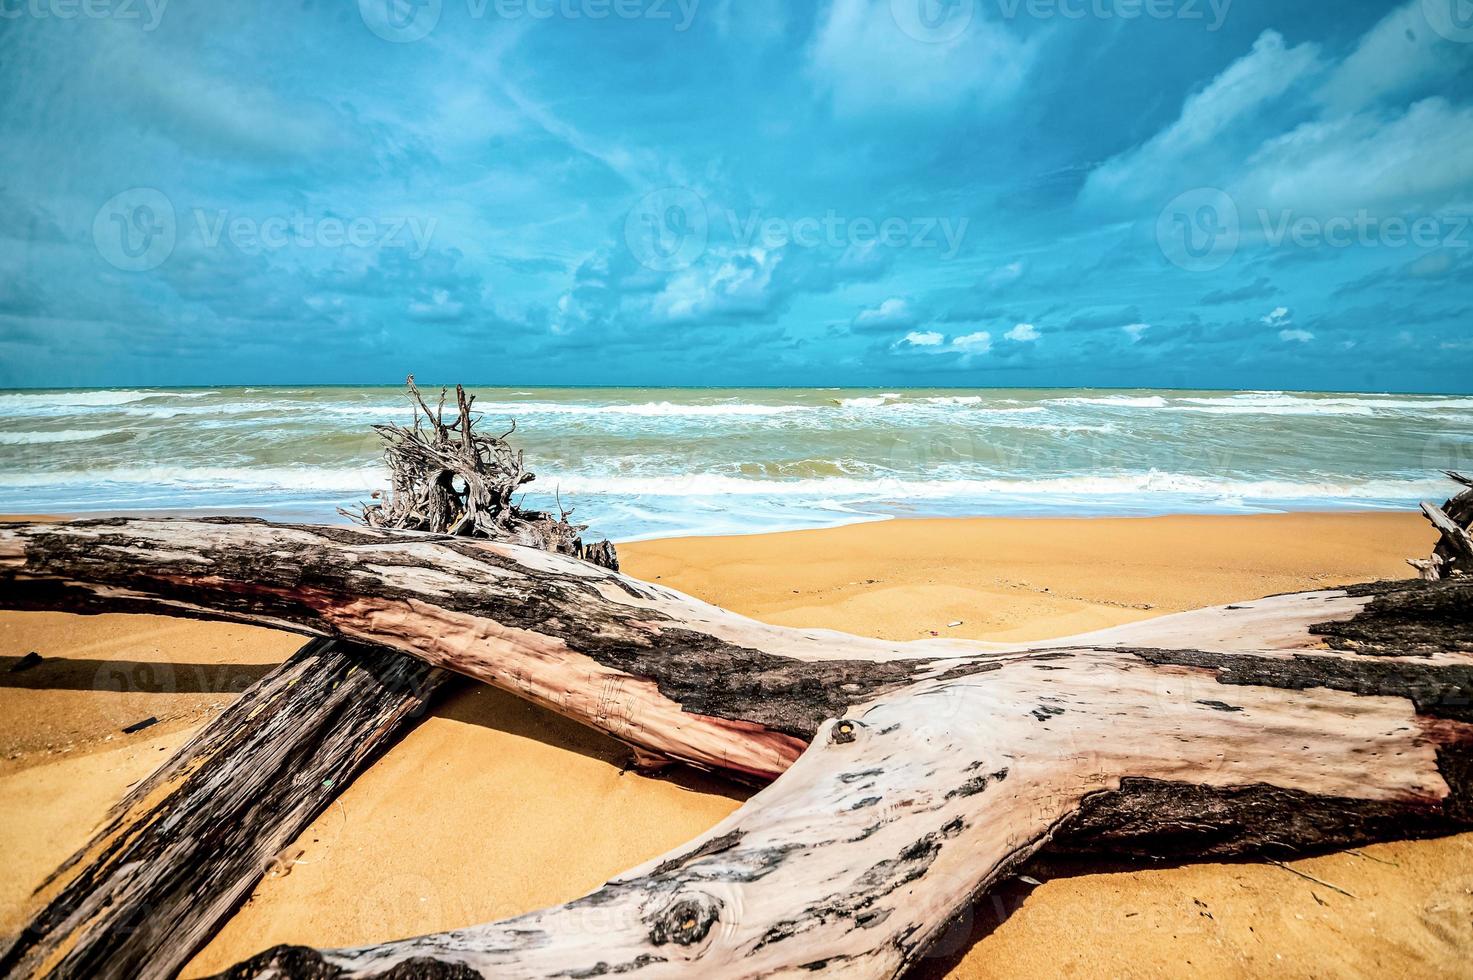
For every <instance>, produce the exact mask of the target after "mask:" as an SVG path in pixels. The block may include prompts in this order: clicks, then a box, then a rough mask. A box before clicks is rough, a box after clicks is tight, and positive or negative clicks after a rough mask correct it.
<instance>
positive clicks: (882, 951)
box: [0, 520, 1473, 978]
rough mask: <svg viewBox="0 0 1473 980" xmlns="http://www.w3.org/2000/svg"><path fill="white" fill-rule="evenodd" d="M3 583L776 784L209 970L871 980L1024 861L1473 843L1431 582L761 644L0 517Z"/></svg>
mask: <svg viewBox="0 0 1473 980" xmlns="http://www.w3.org/2000/svg"><path fill="white" fill-rule="evenodd" d="M0 569H3V574H4V577H5V582H4V595H5V599H4V600H0V601H5V602H6V603H7V604H16V603H21V604H40V605H47V604H50V605H52V606H57V605H60V606H62V607H66V606H67V605H68V604H69V603H74V602H76V601H78V600H80V599H86V601H89V602H98V603H102V604H105V605H114V606H115V605H116V604H118V603H124V604H128V603H146V604H151V605H158V604H164V605H165V606H167V607H168V608H170V609H172V610H173V611H175V612H178V613H180V614H195V615H200V614H208V615H214V616H227V617H230V618H236V619H243V620H246V621H250V622H258V623H266V624H273V625H287V626H290V627H292V628H297V629H301V630H306V631H311V632H315V633H318V634H321V635H328V636H335V637H342V638H345V639H350V640H355V641H361V642H367V643H375V644H382V645H385V646H392V647H394V648H396V649H399V650H402V651H404V652H406V653H409V654H412V655H414V656H416V657H419V658H421V659H423V660H424V661H425V662H427V663H429V664H432V665H434V666H437V667H442V668H447V669H450V670H454V671H459V672H461V673H465V674H467V675H469V676H472V677H476V678H478V679H480V680H483V681H486V682H488V683H492V684H495V685H497V686H499V687H503V688H505V689H507V690H510V691H513V692H514V693H518V694H520V695H522V696H523V697H526V698H528V699H530V700H533V701H537V702H539V703H542V704H545V705H548V706H549V707H552V708H553V709H554V710H558V711H560V712H562V713H564V714H566V715H569V716H571V717H574V718H577V719H579V720H581V721H583V722H585V723H587V724H589V725H592V726H593V727H595V728H598V729H600V730H603V731H605V732H608V733H609V734H612V735H614V736H615V737H618V738H621V739H623V740H625V741H626V742H629V743H630V744H632V745H635V746H636V747H637V748H639V749H640V750H641V751H642V752H644V753H646V754H653V755H658V756H662V757H664V758H668V759H674V760H681V761H685V762H689V763H692V764H696V765H700V766H704V767H707V768H711V769H717V770H723V771H727V772H730V773H734V774H738V775H743V776H746V777H748V778H756V779H768V778H772V777H778V776H779V774H781V775H780V778H777V779H776V781H775V782H773V783H772V784H771V785H770V786H768V787H767V788H766V789H764V790H763V791H762V792H761V793H759V794H758V795H757V796H755V797H753V798H752V800H751V801H749V802H748V803H747V804H746V805H745V806H743V807H742V808H741V809H740V810H738V811H737V812H736V813H734V814H733V815H732V816H731V817H730V818H728V819H727V820H726V821H724V822H723V823H722V824H720V825H719V826H717V827H715V828H713V829H712V830H711V831H710V832H709V833H707V834H705V835H702V837H700V838H698V839H697V840H695V841H692V842H691V843H690V844H689V845H687V846H686V847H683V848H680V849H678V850H677V851H675V852H673V853H671V854H668V855H665V856H663V857H661V858H658V859H656V860H654V861H651V862H650V863H648V864H647V865H645V866H643V867H640V868H636V869H633V870H631V871H630V872H628V873H626V874H624V875H621V876H619V877H618V878H615V879H614V880H612V881H610V882H609V883H608V884H606V885H604V886H603V887H602V888H600V889H598V890H597V891H595V892H593V893H591V894H589V895H587V896H585V897H583V898H581V899H578V900H577V901H574V902H571V903H568V904H566V905H563V906H559V907H556V908H552V909H546V910H543V911H540V912H534V913H531V914H529V915H525V916H521V917H518V918H516V919H511V920H507V921H505V922H499V923H490V924H486V925H481V926H473V927H470V928H466V929H459V930H456V931H453V932H449V933H442V934H437V935H431V936H423V937H418V938H416V939H407V940H392V941H388V942H385V943H382V944H377V945H374V946H369V947H362V948H356V949H340V950H309V949H303V948H291V947H284V948H278V949H275V950H269V951H267V952H265V953H263V954H261V955H260V956H258V957H256V958H254V959H252V960H250V961H248V962H247V963H244V964H241V965H239V966H237V967H236V968H234V969H233V970H231V971H229V973H228V974H227V975H228V976H232V977H258V976H259V977H283V976H292V977H337V976H354V977H360V976H363V977H366V976H382V977H452V976H454V977H469V976H487V977H493V976H494V977H498V978H500V977H511V978H515V977H553V976H558V977H593V976H604V975H615V974H637V975H639V976H650V977H659V976H683V975H689V974H690V973H691V972H693V971H699V972H700V974H701V975H703V976H764V975H774V974H786V973H792V972H800V971H801V972H804V973H817V974H825V973H827V974H832V975H841V974H842V975H845V976H874V977H888V976H895V975H897V974H898V973H900V972H901V971H903V970H904V969H905V968H906V967H907V966H908V965H910V964H911V963H913V962H914V961H915V960H916V959H917V958H918V957H919V956H920V955H921V954H922V953H923V952H924V951H925V949H926V947H927V945H928V944H929V943H930V942H932V941H934V940H935V939H936V938H938V937H939V936H941V935H942V934H944V932H945V929H946V927H947V925H948V923H949V921H950V919H951V918H952V917H953V916H954V915H955V914H957V913H958V912H959V911H960V910H962V909H963V908H964V907H965V906H966V905H967V903H968V902H970V901H971V900H973V899H974V898H975V897H976V896H978V895H979V894H981V893H982V892H984V891H985V890H986V889H988V888H989V887H991V886H992V885H993V884H995V883H996V882H998V881H999V879H1001V878H1002V877H1004V876H1006V875H1007V874H1008V873H1009V870H1010V869H1012V868H1014V867H1016V865H1017V864H1018V863H1019V862H1021V861H1023V860H1026V859H1027V858H1028V857H1030V856H1031V855H1033V854H1034V853H1036V852H1037V851H1038V850H1040V849H1041V848H1044V847H1046V846H1049V845H1051V844H1052V845H1053V846H1055V847H1058V848H1061V849H1066V850H1071V851H1078V850H1092V851H1096V852H1104V853H1108V854H1114V855H1119V854H1155V855H1167V854H1169V855H1173V856H1179V857H1191V856H1220V855H1227V854H1263V853H1268V854H1274V855H1277V856H1282V855H1285V854H1290V853H1300V852H1302V851H1305V850H1315V849H1323V848H1325V847H1333V846H1341V845H1345V844H1349V843H1358V842H1364V841H1367V840H1375V839H1384V838H1388V837H1411V836H1421V835H1428V834H1437V833H1446V832H1449V831H1452V830H1455V829H1458V828H1463V827H1467V826H1469V825H1470V823H1473V807H1470V792H1473V790H1470V787H1473V709H1470V702H1473V682H1470V677H1473V653H1470V652H1469V649H1468V637H1469V634H1470V630H1469V627H1470V625H1473V583H1468V582H1466V581H1464V580H1460V579H1456V578H1455V579H1451V580H1448V581H1444V582H1439V583H1425V584H1416V585H1414V586H1404V585H1402V584H1399V583H1398V584H1396V585H1392V586H1384V587H1372V588H1361V589H1356V590H1349V591H1348V590H1334V591H1324V592H1315V593H1305V594H1301V595H1292V596H1280V597H1275V598H1271V599H1264V600H1259V601H1257V602H1250V603H1240V604H1237V605H1235V606H1232V607H1227V608H1221V609H1211V610H1202V611H1199V612H1195V613H1186V614H1181V615H1177V616H1168V617H1163V618H1161V619H1156V620H1151V621H1148V622H1145V623H1141V624H1134V625H1131V626H1127V627H1122V628H1119V629H1115V630H1109V631H1105V632H1101V633H1097V634H1092V635H1088V636H1083V637H1075V638H1071V639H1069V640H1065V641H1059V642H1055V643H1048V644H1034V645H1030V646H1003V645H989V644H980V643H968V642H956V641H925V642H920V643H909V644H899V643H888V642H884V641H877V640H868V639H861V638H856V637H849V636H845V635H843V634H838V633H832V632H826V631H817V630H791V629H782V628H778V627H772V626H767V625H763V624H759V623H755V622H752V621H750V620H746V619H743V618H742V617H738V616H735V615H733V614H730V613H727V612H724V611H722V610H719V609H716V608H715V607H712V606H709V605H707V604H704V603H700V602H698V601H696V600H693V599H690V598H688V597H685V596H681V595H678V594H676V593H673V592H671V591H669V590H667V589H663V588H660V587H658V586H653V585H648V584H646V583H640V582H635V581H633V580H631V579H628V578H624V577H622V576H619V575H617V574H614V573H612V572H609V571H607V570H604V569H598V568H592V567H591V566H588V565H586V564H582V563H579V562H576V561H573V560H571V559H567V558H563V557H560V556H556V555H548V554H543V553H539V552H533V551H527V550H525V549H521V548H517V547H514V546H507V545H500V544H494V543H480V542H475V543H473V542H467V541H465V540H463V539H459V540H457V539H447V538H440V537H432V536H415V537H408V538H406V537H404V536H402V535H392V534H386V533H380V532H372V531H349V530H345V529H340V528H333V529H325V528H307V527H281V526H274V525H268V524H264V523H259V522H238V521H189V522H183V521H180V522H170V521H150V520H118V521H103V522H79V523H76V524H51V525H21V526H10V527H6V528H3V529H0ZM1389 623H1395V624H1399V625H1395V626H1389V625H1388V624H1389ZM1406 624H1414V625H1415V626H1416V627H1417V629H1416V630H1415V635H1413V636H1409V637H1408V638H1407V640H1406V641H1405V642H1401V641H1398V639H1397V635H1398V632H1399V631H1402V630H1404V629H1405V626H1406ZM1315 631H1318V632H1315ZM1321 635H1323V636H1325V637H1328V638H1329V639H1330V641H1331V647H1330V648H1327V647H1326V644H1325V643H1324V642H1323V641H1322V640H1321V638H1320V637H1321ZM1368 638H1373V639H1374V642H1370V640H1368ZM1337 643H1338V645H1339V646H1340V647H1342V648H1340V649H1335V648H1333V647H1334V645H1336V644H1337ZM1358 646H1360V647H1364V649H1357V648H1356V647H1358ZM809 743H811V744H809ZM805 746H806V748H805Z"/></svg>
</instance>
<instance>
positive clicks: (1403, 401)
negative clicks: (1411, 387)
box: [1170, 392, 1473, 416]
mask: <svg viewBox="0 0 1473 980" xmlns="http://www.w3.org/2000/svg"><path fill="white" fill-rule="evenodd" d="M1180 402H1181V404H1179V405H1172V406H1170V407H1171V408H1174V409H1177V410H1180V411H1194V412H1205V413H1208V414H1215V415H1346V416H1367V415H1376V414H1378V413H1381V412H1394V413H1398V414H1400V413H1413V414H1415V413H1425V412H1436V411H1442V410H1445V409H1464V410H1468V409H1473V398H1437V397H1423V398H1414V397H1395V396H1390V395H1355V396H1347V397H1328V398H1327V397H1309V396H1296V395H1286V394H1284V393H1282V392H1245V393H1243V394H1238V395H1225V396H1217V397H1208V398H1182V399H1180Z"/></svg>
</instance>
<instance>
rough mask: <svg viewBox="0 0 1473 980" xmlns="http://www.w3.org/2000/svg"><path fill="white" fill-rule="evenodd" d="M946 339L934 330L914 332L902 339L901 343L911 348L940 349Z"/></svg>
mask: <svg viewBox="0 0 1473 980" xmlns="http://www.w3.org/2000/svg"><path fill="white" fill-rule="evenodd" d="M945 341H946V338H945V337H943V336H942V335H941V334H939V333H936V332H935V331H934V330H927V331H925V332H918V331H914V330H912V331H911V332H910V333H908V334H906V335H905V336H904V337H902V338H901V340H900V343H902V344H909V345H910V346H911V347H940V346H941V345H942V343H944V342H945Z"/></svg>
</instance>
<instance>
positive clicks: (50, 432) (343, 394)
mask: <svg viewBox="0 0 1473 980" xmlns="http://www.w3.org/2000/svg"><path fill="white" fill-rule="evenodd" d="M471 390H472V392H473V393H474V394H475V395H476V396H477V401H476V408H477V410H478V411H479V412H480V413H481V414H482V416H483V420H482V422H481V423H480V424H481V426H482V427H483V428H484V429H486V430H487V431H493V432H496V433H501V432H504V431H506V430H507V429H509V428H510V427H511V425H512V423H513V421H515V423H516V432H515V434H514V436H512V439H513V441H514V442H515V443H516V445H518V446H519V447H521V448H523V449H524V450H525V452H526V458H527V460H528V463H529V468H530V469H531V470H532V471H533V472H534V473H536V475H537V478H536V480H535V482H533V483H531V484H529V485H528V488H527V492H526V495H525V499H524V504H525V505H526V506H529V507H537V508H543V509H552V508H553V507H554V506H556V504H557V502H560V503H561V505H562V506H563V507H572V508H574V515H573V518H574V520H576V521H577V522H579V523H583V524H587V525H588V526H589V529H590V530H589V536H590V537H610V538H613V539H614V540H617V541H628V540H637V539H641V538H653V537H667V536H674V535H712V534H743V533H752V532H760V531H772V530H788V529H797V528H809V527H823V526H832V525H839V524H848V523H855V522H859V521H874V520H885V519H890V518H896V517H910V516H961V515H968V516H984V515H1007V516H1070V517H1086V516H1100V515H1116V516H1123V515H1155V514H1168V513H1224V514H1227V513H1264V512H1279V511H1296V510H1347V509H1350V510H1374V509H1398V508H1410V507H1414V506H1415V505H1416V504H1417V502H1418V501H1420V500H1424V499H1432V500H1439V501H1440V500H1442V499H1444V498H1445V497H1447V496H1448V495H1449V491H1450V490H1451V488H1452V484H1451V483H1450V482H1449V481H1448V480H1447V479H1446V478H1445V477H1444V476H1443V475H1442V474H1441V472H1440V471H1441V470H1444V469H1463V470H1468V471H1473V396H1454V395H1447V396H1436V395H1402V394H1343V393H1333V394H1329V393H1309V392H1285V391H1175V390H1172V391H1160V390H1135V391H1122V390H1078V389H1060V390H1040V389H1018V390H1007V389H924V390H921V389H894V390H878V389H876V390H855V389H806V388H805V389H798V388H740V389H738V388H500V387H481V388H474V389H471ZM452 402H453V399H452ZM411 417H412V416H411V408H410V402H409V400H408V398H407V396H406V394H405V392H404V389H403V388H402V387H305V388H303V387H295V388H288V387H252V388H229V387H220V388H179V389H172V388H171V389H158V388H127V389H105V390H100V389H87V390H60V391H43V390H20V391H5V392H0V513H21V512H24V513H66V514H79V513H117V512H137V511H167V512H173V513H229V514H248V515H257V516H261V517H267V518H273V519H278V520H297V521H319V522H341V521H342V520H343V518H342V517H340V516H339V515H338V512H337V510H338V508H339V507H344V506H351V505H352V504H354V503H355V502H357V501H361V500H365V499H367V498H368V497H369V495H370V494H371V493H372V492H373V491H375V490H378V489H382V488H383V487H384V486H385V483H386V478H387V470H386V468H385V466H384V464H383V461H382V457H381V443H380V440H379V437H378V436H377V435H376V434H375V432H374V431H373V429H372V428H371V426H372V425H373V424H374V423H383V422H408V421H409V420H410V419H411Z"/></svg>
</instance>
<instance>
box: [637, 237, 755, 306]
mask: <svg viewBox="0 0 1473 980" xmlns="http://www.w3.org/2000/svg"><path fill="white" fill-rule="evenodd" d="M710 254H711V256H712V257H714V258H715V259H716V261H714V262H712V263H710V264H705V263H702V264H698V265H693V266H691V267H690V268H688V269H683V270H681V271H680V272H678V273H677V274H675V275H674V276H672V277H671V278H670V280H669V281H668V282H667V283H666V284H665V288H664V289H663V290H661V291H660V293H659V294H657V295H656V296H655V297H654V300H653V302H652V304H651V310H652V312H654V313H655V314H656V315H658V316H659V317H660V318H661V319H663V320H666V321H669V322H681V321H687V320H692V319H698V318H701V317H708V316H716V315H722V314H741V313H751V314H756V313H762V312H764V311H766V310H767V309H768V308H769V307H770V306H771V305H772V302H773V289H772V287H773V273H774V272H775V271H776V269H777V267H778V265H779V263H780V262H781V261H782V258H781V255H780V254H779V253H776V252H769V251H767V250H766V249H762V248H750V249H733V250H731V251H729V252H727V253H725V254H718V253H715V252H714V251H713V252H712V253H710Z"/></svg>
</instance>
